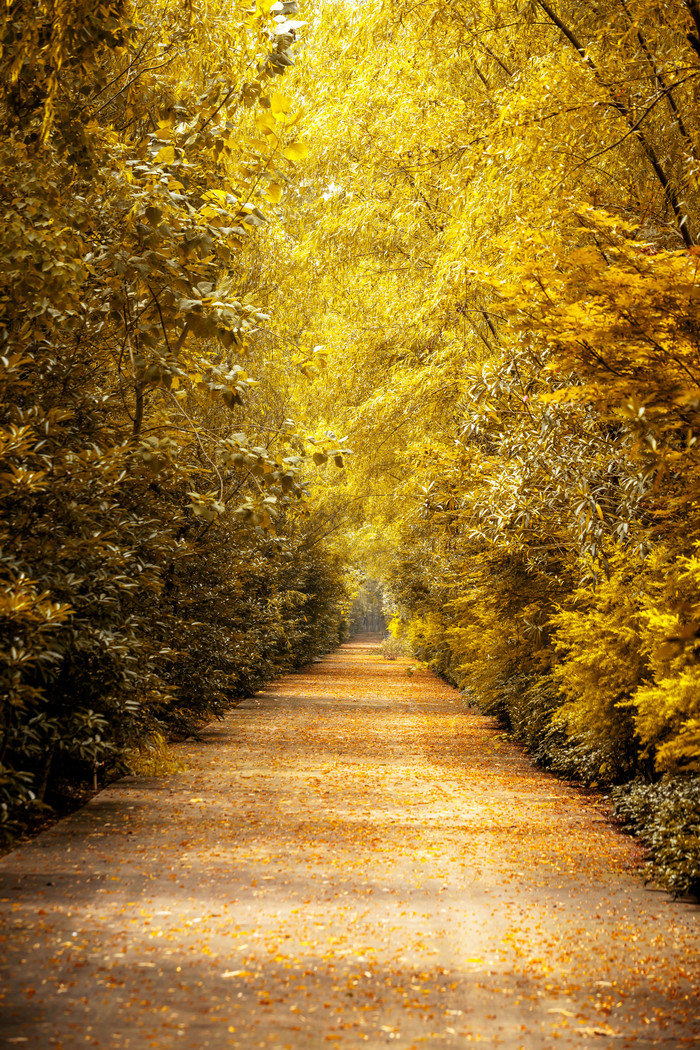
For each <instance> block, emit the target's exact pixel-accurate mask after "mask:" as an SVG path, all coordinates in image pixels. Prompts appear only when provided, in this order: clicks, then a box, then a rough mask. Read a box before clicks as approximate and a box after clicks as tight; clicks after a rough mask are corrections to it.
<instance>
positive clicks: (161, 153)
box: [155, 146, 175, 164]
mask: <svg viewBox="0 0 700 1050" xmlns="http://www.w3.org/2000/svg"><path fill="white" fill-rule="evenodd" d="M155 159H156V160H157V161H158V163H159V164H172V163H173V161H174V160H175V147H174V146H163V148H162V149H159V150H158V152H157V153H156V157H155Z"/></svg>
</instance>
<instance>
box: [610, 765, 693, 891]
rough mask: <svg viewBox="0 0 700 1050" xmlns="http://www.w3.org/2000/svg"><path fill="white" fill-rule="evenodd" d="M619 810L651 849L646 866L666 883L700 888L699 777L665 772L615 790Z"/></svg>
mask: <svg viewBox="0 0 700 1050" xmlns="http://www.w3.org/2000/svg"><path fill="white" fill-rule="evenodd" d="M612 799H613V806H614V811H615V814H616V816H617V817H618V818H619V819H620V820H621V821H622V822H623V824H624V826H625V827H626V828H627V829H628V830H629V831H631V832H633V833H634V834H635V835H637V836H639V838H640V839H641V841H642V842H643V843H644V845H645V846H646V847H647V849H648V851H649V861H648V864H647V871H648V875H649V878H650V879H654V880H655V881H656V882H658V883H659V885H660V886H663V887H664V888H665V889H668V890H670V891H671V892H672V893H674V894H676V895H678V894H694V895H698V894H700V778H699V777H698V776H697V775H687V776H666V777H664V779H663V780H661V781H659V783H658V784H644V783H641V782H640V781H635V782H634V783H631V784H624V785H622V786H621V787H616V788H614V789H613V792H612Z"/></svg>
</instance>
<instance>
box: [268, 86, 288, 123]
mask: <svg viewBox="0 0 700 1050" xmlns="http://www.w3.org/2000/svg"><path fill="white" fill-rule="evenodd" d="M270 109H271V111H272V115H273V117H274V118H275V120H277V121H279V122H281V123H284V121H285V120H286V118H287V114H288V113H291V111H292V103H291V101H290V99H288V98H287V97H286V96H285V95H281V94H280V93H279V91H273V92H272V95H271V96H270Z"/></svg>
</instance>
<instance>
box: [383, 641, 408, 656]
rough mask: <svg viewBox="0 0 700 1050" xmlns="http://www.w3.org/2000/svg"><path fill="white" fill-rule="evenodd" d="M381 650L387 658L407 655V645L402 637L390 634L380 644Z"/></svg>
mask: <svg viewBox="0 0 700 1050" xmlns="http://www.w3.org/2000/svg"><path fill="white" fill-rule="evenodd" d="M379 651H380V653H381V654H382V656H383V657H384V659H385V660H396V659H397V658H398V657H399V656H407V655H408V652H407V649H406V645H405V643H404V642H402V641H401V639H400V638H394V637H393V636H392V635H389V637H388V638H385V639H384V641H383V642H382V644H381V645H380V646H379Z"/></svg>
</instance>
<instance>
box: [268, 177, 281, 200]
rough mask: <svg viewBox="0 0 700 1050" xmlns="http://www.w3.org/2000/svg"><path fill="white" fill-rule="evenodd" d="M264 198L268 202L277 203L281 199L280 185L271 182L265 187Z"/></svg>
mask: <svg viewBox="0 0 700 1050" xmlns="http://www.w3.org/2000/svg"><path fill="white" fill-rule="evenodd" d="M265 200H266V201H269V202H270V204H279V202H280V201H281V200H282V187H281V186H278V184H277V183H276V182H271V183H270V185H269V186H268V187H267V193H266V194H265Z"/></svg>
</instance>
